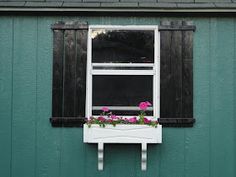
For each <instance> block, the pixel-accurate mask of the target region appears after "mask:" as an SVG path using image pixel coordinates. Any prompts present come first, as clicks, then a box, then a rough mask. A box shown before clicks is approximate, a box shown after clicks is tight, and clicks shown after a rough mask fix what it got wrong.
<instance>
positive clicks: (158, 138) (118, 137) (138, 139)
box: [84, 124, 162, 144]
mask: <svg viewBox="0 0 236 177" xmlns="http://www.w3.org/2000/svg"><path fill="white" fill-rule="evenodd" d="M84 142H85V143H99V142H100V143H101V142H102V143H137V144H138V143H153V144H156V143H162V126H161V125H157V127H152V126H149V125H130V124H117V125H116V126H113V125H106V126H105V127H100V126H99V125H97V124H92V125H91V127H88V125H87V124H84Z"/></svg>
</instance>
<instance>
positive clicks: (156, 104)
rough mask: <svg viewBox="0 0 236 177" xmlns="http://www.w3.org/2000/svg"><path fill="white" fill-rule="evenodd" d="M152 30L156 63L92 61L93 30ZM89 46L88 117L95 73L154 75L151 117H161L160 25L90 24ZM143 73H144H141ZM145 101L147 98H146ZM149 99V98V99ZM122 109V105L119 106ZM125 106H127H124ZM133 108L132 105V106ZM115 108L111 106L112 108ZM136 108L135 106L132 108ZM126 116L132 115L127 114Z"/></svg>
mask: <svg viewBox="0 0 236 177" xmlns="http://www.w3.org/2000/svg"><path fill="white" fill-rule="evenodd" d="M94 29H106V30H150V31H154V63H92V30H94ZM87 44H88V48H87V78H86V80H87V82H86V117H90V116H93V115H92V87H93V85H92V84H93V83H92V76H93V75H151V76H153V103H152V104H153V116H147V117H149V118H151V119H157V118H159V117H160V32H159V30H158V26H153V25H125V26H123V25H122V26H121V25H90V26H89V30H88V41H87ZM93 66H102V67H124V68H125V67H153V69H152V70H108V69H106V70H99V69H93ZM140 73H142V74H140ZM144 101H145V100H144ZM147 101H148V100H147ZM118 108H119V109H122V108H121V107H118ZM124 108H125V107H124ZM130 108H131V107H130ZM96 109H100V107H98V106H97V107H96ZM112 109H113V110H115V107H114V108H111V110H112ZM131 109H132V110H135V108H134V107H132V108H131ZM124 117H130V116H125V115H124Z"/></svg>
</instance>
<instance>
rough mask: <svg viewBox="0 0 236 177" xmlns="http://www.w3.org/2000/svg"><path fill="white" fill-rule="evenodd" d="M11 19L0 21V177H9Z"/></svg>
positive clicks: (4, 18)
mask: <svg viewBox="0 0 236 177" xmlns="http://www.w3.org/2000/svg"><path fill="white" fill-rule="evenodd" d="M12 38H13V18H12V17H1V19H0V49H1V52H0V119H1V123H0V140H1V145H0V157H1V158H0V168H1V170H0V176H4V177H10V176H11V126H12V125H11V124H12V58H13V55H12V51H13V43H12Z"/></svg>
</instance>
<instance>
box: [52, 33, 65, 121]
mask: <svg viewBox="0 0 236 177" xmlns="http://www.w3.org/2000/svg"><path fill="white" fill-rule="evenodd" d="M63 59H64V32H63V31H62V30H54V31H53V87H52V116H53V117H61V116H62V114H63V99H62V98H63V71H64V70H63V69H64V67H63V65H64V62H63Z"/></svg>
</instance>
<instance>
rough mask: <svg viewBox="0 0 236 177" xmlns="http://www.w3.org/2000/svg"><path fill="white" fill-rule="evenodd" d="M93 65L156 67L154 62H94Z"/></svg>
mask: <svg viewBox="0 0 236 177" xmlns="http://www.w3.org/2000/svg"><path fill="white" fill-rule="evenodd" d="M92 66H101V67H154V64H152V63H92Z"/></svg>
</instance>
